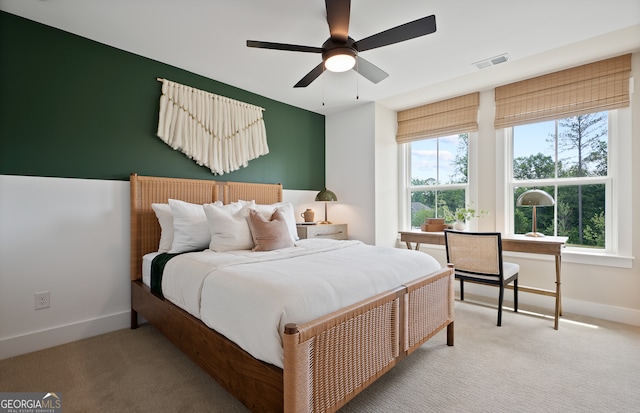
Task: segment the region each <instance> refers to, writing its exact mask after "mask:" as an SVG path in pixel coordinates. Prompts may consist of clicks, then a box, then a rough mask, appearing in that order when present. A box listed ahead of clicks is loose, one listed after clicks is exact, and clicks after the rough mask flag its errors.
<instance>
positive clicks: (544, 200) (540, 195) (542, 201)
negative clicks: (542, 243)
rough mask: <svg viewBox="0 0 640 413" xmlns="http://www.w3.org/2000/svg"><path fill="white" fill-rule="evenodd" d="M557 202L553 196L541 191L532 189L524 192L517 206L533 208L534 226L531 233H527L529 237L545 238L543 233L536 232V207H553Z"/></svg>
mask: <svg viewBox="0 0 640 413" xmlns="http://www.w3.org/2000/svg"><path fill="white" fill-rule="evenodd" d="M554 204H555V202H554V201H553V198H551V195H549V194H548V193H546V192H544V191H541V190H540V189H530V190H528V191H525V192H523V193H522V194H521V195H520V196H519V197H518V200H517V201H516V206H531V207H533V224H532V227H531V232H528V233H526V234H525V235H526V236H528V237H544V234H543V233H541V232H536V207H541V206H553V205H554Z"/></svg>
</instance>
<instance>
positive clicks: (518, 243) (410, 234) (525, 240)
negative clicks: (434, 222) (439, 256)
mask: <svg viewBox="0 0 640 413" xmlns="http://www.w3.org/2000/svg"><path fill="white" fill-rule="evenodd" d="M567 240H568V237H540V238H536V237H527V236H525V235H503V236H502V250H503V251H513V252H524V253H527V254H545V255H553V256H554V257H555V260H556V289H555V291H552V290H544V289H541V288H533V287H524V286H518V290H519V291H524V292H529V293H533V294H542V295H547V296H550V297H555V298H556V308H555V317H554V319H555V321H554V325H553V328H555V329H556V330H557V329H558V317H560V316H561V315H562V298H561V294H560V274H561V267H560V266H561V259H562V248H564V245H565V244H566V243H567ZM400 241H402V242H405V243H406V244H407V248H409V249H413V248H411V243H412V242H415V243H416V247H415V249H416V250H417V249H419V248H420V244H432V245H444V232H423V231H400ZM509 287H510V288H513V287H511V286H509Z"/></svg>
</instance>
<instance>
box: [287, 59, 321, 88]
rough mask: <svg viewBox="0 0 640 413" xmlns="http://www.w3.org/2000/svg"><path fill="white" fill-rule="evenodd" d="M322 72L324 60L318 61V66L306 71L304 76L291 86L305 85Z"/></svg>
mask: <svg viewBox="0 0 640 413" xmlns="http://www.w3.org/2000/svg"><path fill="white" fill-rule="evenodd" d="M322 72H324V62H322V63H320V64H319V65H318V66H316V67H314V68H313V70H312V71H310V72H309V73H307V75H306V76H305V77H303V78H302V79H300V81H299V82H298V83H296V84H295V85H294V86H293V87H307V86H309V85H310V84H311V82H313V81H314V80H316V79H317V78H318V76H320V75H321V74H322Z"/></svg>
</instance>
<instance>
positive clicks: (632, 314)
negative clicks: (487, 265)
mask: <svg viewBox="0 0 640 413" xmlns="http://www.w3.org/2000/svg"><path fill="white" fill-rule="evenodd" d="M455 286H456V287H455V288H456V297H458V296H459V293H460V291H459V287H460V283H459V281H457V280H456V283H455ZM464 293H465V298H466V296H467V293H470V294H474V295H477V296H480V297H482V298H483V299H489V300H495V301H496V303H497V300H498V293H497V290H495V287H491V286H485V285H479V284H471V283H465V284H464ZM504 299H505V301H508V302H510V303H511V302H512V300H513V291H511V290H507V291H506V292H505V298H504ZM555 300H556V299H555V298H554V297H549V296H543V295H540V294H532V293H527V292H524V291H518V303H519V305H526V306H532V307H536V308H540V309H544V310H545V311H548V313H549V315H553V313H554V311H555ZM562 312H563V314H564V315H565V316H566V318H569V317H570V315H571V314H576V315H581V316H587V317H592V318H599V319H602V320H607V321H614V322H617V323H623V324H629V325H632V326H638V327H640V311H639V310H634V309H631V308H623V307H614V306H610V305H604V304H598V303H592V302H588V301H580V300H574V299H570V298H564V297H563V298H562Z"/></svg>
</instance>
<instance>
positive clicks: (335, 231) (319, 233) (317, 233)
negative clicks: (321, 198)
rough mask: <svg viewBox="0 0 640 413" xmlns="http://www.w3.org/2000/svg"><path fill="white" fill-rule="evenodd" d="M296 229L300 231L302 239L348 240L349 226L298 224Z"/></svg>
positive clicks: (299, 234)
mask: <svg viewBox="0 0 640 413" xmlns="http://www.w3.org/2000/svg"><path fill="white" fill-rule="evenodd" d="M296 227H297V229H298V237H300V239H305V238H325V239H347V224H324V225H323V224H318V225H306V224H297V225H296Z"/></svg>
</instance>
